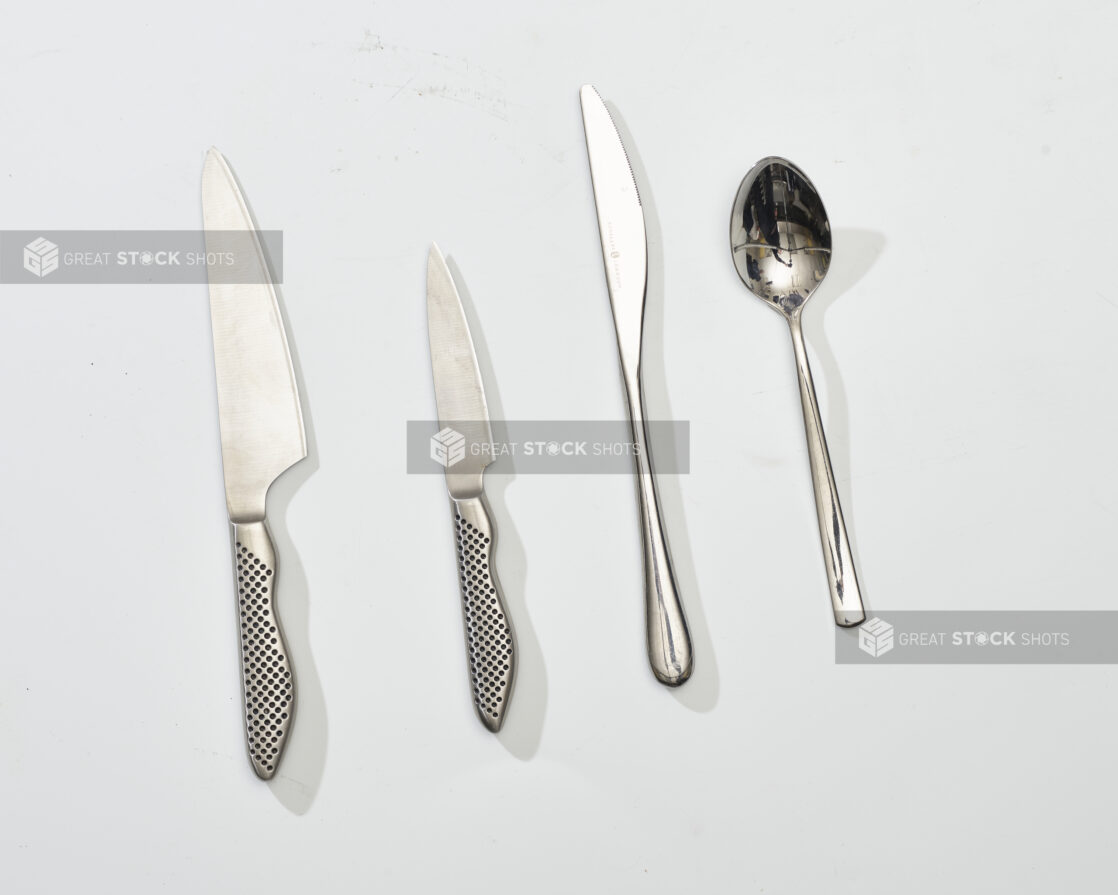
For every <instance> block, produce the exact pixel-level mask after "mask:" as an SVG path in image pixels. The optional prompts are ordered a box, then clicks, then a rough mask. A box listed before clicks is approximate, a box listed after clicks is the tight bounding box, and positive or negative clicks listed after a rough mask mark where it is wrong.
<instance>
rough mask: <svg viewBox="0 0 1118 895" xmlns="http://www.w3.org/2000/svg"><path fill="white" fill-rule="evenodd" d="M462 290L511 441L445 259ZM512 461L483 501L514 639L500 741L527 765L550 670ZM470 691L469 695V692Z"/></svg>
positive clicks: (498, 418) (492, 476)
mask: <svg viewBox="0 0 1118 895" xmlns="http://www.w3.org/2000/svg"><path fill="white" fill-rule="evenodd" d="M446 263H447V267H449V268H450V271H451V275H452V276H453V277H454V282H455V285H456V286H457V287H458V296H459V298H460V299H461V300H462V310H463V312H464V313H465V315H466V321H467V323H468V324H469V327H470V336H471V337H472V339H473V343H474V354H475V355H476V357H477V364H478V370H479V371H480V373H481V381H482V386H483V388H484V389H485V404H486V407H488V409H489V417H490V421H491V424H492V428H493V438H494V440H495V441H496V442H498V443H501V442H503V441H507V436H508V433H507V430H506V426H505V414H504V407H503V405H502V404H501V393H500V390H499V389H498V388H497V376H496V375H495V374H494V372H493V365H492V362H491V360H490V356H489V346H488V345H487V344H486V341H485V335H484V331H483V330H482V328H481V326H480V325H479V323H478V316H477V314H476V313H475V311H474V307H475V306H474V301H473V298H472V297H471V295H470V291H469V289H468V288H467V287H466V279H465V277H463V276H462V271H461V270H460V269H459V268H458V264H457V263H456V262H455V261H454V259H453V258H452V257H449V256H448V257H447V259H446ZM510 467H511V460H510V459H509V458H508V457H498V458H497V459H496V460H495V461H494V462H493V463H492V464H491V465H490V466H489V467H487V468H486V470H485V472H486V475H485V496H486V498H487V500H488V502H489V507H490V509H491V510H492V511H493V516H494V519H495V524H496V529H497V531H496V536H495V538H494V545H495V553H496V566H497V575H498V577H499V578H500V580H501V583H502V585H503V586H502V593H503V594H504V597H505V602H506V603H507V604H508V610H509V614H510V615H511V616H512V629H513V636H514V638H515V643H516V653H517V660H516V662H517V664H516V679H515V682H514V684H513V688H514V689H513V694H512V703H511V705H510V707H509V710H508V715H507V717H506V718H505V722H504V724H503V725H502V726H501V730H500V732H499V733H498V734H497V739H498V740H499V741H500V743H501V745H503V746H504V747H505V748H506V749H507V750H508V751H509V752H510V753H511V754H512V755H513V756H515V757H516V758H519V759H520V760H522V761H527V760H528V759H530V758H532V756H533V755H535V754H536V751H537V750H538V749H539V745H540V739H541V738H542V736H543V724H544V718H545V716H546V714H547V668H546V666H545V665H544V660H543V651H542V650H541V649H540V642H539V638H538V637H537V636H536V629H535V627H534V626H533V624H532V618H531V615H530V614H529V613H528V603H527V589H526V586H527V580H528V562H527V556H526V554H525V552H524V544H523V543H522V542H521V540H520V536H519V535H518V534H517V532H516V526H515V525H514V524H513V520H512V517H511V516H509V514H508V511H507V509H506V506H507V501H506V499H505V492H506V490H507V489H508V486H509V484H510V483H511V482H512V481H513V480H515V479H516V475H515V474H514V473H513V472H512V471H511V468H510ZM467 692H468V691H467Z"/></svg>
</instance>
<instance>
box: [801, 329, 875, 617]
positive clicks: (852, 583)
mask: <svg viewBox="0 0 1118 895" xmlns="http://www.w3.org/2000/svg"><path fill="white" fill-rule="evenodd" d="M788 325H789V326H790V327H791V330H792V345H793V347H794V348H795V352H796V374H797V376H798V378H799V381H800V401H801V402H802V404H803V409H804V431H805V432H806V434H807V453H808V457H809V458H810V460H811V482H812V486H813V487H814V490H815V510H816V513H817V514H818V516H819V536H820V538H821V539H822V542H823V561H824V563H825V564H826V566H827V584H828V585H829V587H830V589H831V606H832V608H833V609H834V613H835V624H836V625H840V626H841V627H844V628H850V627H853V626H855V625H860V624H861V623H862V622H864V621H865V620H866V610H865V607H863V605H862V594H861V591H860V589H859V587H858V576H857V573H856V572H855V571H854V555H853V553H852V552H851V550H850V539H849V538H848V537H847V535H846V524H845V523H844V522H843V520H842V508H841V507H840V506H839V497H838V489H837V488H836V487H835V474H834V472H832V471H831V458H830V456H829V455H828V452H827V438H826V436H825V435H824V434H823V419H822V417H820V415H819V404H818V402H817V401H816V400H815V385H814V383H813V382H812V379H811V367H810V366H808V362H807V349H806V348H805V346H804V334H803V330H802V329H801V327H800V315H799V314H794V315H792V316H790V317H789V318H788Z"/></svg>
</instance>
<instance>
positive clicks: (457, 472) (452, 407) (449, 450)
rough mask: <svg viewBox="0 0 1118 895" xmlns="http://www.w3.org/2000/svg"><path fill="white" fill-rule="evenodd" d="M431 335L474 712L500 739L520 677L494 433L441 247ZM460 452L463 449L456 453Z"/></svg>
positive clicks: (431, 273) (430, 307)
mask: <svg viewBox="0 0 1118 895" xmlns="http://www.w3.org/2000/svg"><path fill="white" fill-rule="evenodd" d="M427 329H428V337H429V339H430V343H431V370H432V374H433V376H434V380H435V403H436V406H437V407H438V414H439V429H440V432H439V433H438V435H437V436H436V438H437V439H438V440H439V441H440V442H441V443H442V445H443V448H444V449H445V450H444V455H443V456H444V465H445V467H446V487H447V492H448V493H449V495H450V504H451V513H452V516H453V520H454V538H455V544H456V546H457V549H458V585H459V590H460V591H461V597H462V616H463V617H462V621H463V626H464V631H465V636H466V657H467V659H468V662H469V673H470V685H471V687H472V689H473V699H474V709H475V710H476V711H477V716H478V718H480V719H481V723H482V724H484V725H485V726H486V728H488V729H489V730H490V731H493V732H494V733H496V732H497V731H498V730H500V729H501V725H502V724H503V723H504V720H505V715H506V713H507V711H508V707H509V700H510V698H511V696H512V688H513V683H514V681H515V677H516V643H515V637H514V635H513V630H512V622H511V621H510V619H509V614H508V609H507V607H506V606H505V601H504V596H503V594H502V592H501V586H500V583H499V582H498V580H497V570H496V567H495V562H494V551H495V548H496V541H497V535H496V529H495V527H494V525H493V520H492V517H491V515H490V513H489V508H488V506H487V505H486V503H485V499H484V495H483V487H484V483H483V480H482V477H483V474H484V470H485V467H486V466H487V465H488V463H489V459H487V458H488V457H490V456H491V455H490V454H489V453H488V452H484V451H478V452H476V453H475V452H473V451H471V450H468V449H467V450H465V451H464V452H462V451H461V449H460V447H461V446H462V445H463V444H464V445H467V446H469V445H478V444H485V445H489V444H491V443H492V441H493V435H492V432H491V429H490V425H489V409H488V407H487V406H486V403H485V390H484V388H483V387H482V382H481V373H480V371H479V370H478V365H477V356H476V355H475V354H474V343H473V339H472V338H471V337H470V327H469V325H468V324H467V322H466V315H465V312H464V311H463V310H462V301H461V299H460V298H459V297H458V289H457V288H456V287H455V285H454V278H453V277H452V276H451V274H450V270H449V268H448V267H447V265H446V261H445V259H444V258H443V256H442V253H441V252H440V251H439V248H438V246H436V245H432V246H431V250H430V252H429V253H428V255H427ZM455 448H458V450H455Z"/></svg>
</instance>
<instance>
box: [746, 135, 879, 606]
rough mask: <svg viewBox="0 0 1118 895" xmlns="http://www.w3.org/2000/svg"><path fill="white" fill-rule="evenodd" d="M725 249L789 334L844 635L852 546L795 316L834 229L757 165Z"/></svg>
mask: <svg viewBox="0 0 1118 895" xmlns="http://www.w3.org/2000/svg"><path fill="white" fill-rule="evenodd" d="M730 250H731V253H732V254H733V257H734V267H736V268H737V271H738V276H740V277H741V279H742V282H743V283H745V285H746V287H747V288H748V289H749V291H750V292H752V293H753V294H754V295H756V296H757V297H758V298H759V299H761V300H762V301H764V302H765V303H766V304H768V305H769V306H770V307H772V308H774V309H775V310H777V311H779V312H780V313H781V314H783V315H784V318H785V319H786V320H787V321H788V327H789V329H790V330H791V331H792V346H793V348H794V349H795V352H796V372H797V374H798V375H799V380H800V400H801V401H802V402H803V408H804V429H805V431H806V433H807V449H808V456H809V457H810V459H811V481H812V484H813V485H814V486H815V509H816V511H817V512H818V514H819V536H820V538H821V539H822V541H823V559H824V562H825V563H826V566H827V582H828V584H829V585H830V588H831V603H832V604H833V606H834V610H835V624H837V625H841V626H842V627H844V628H848V627H852V626H854V625H859V624H861V623H862V622H864V621H865V620H866V611H865V608H864V607H863V605H862V595H861V592H860V591H859V589H858V578H857V575H856V574H855V572H854V557H853V555H852V554H851V552H850V540H849V538H847V536H846V525H845V523H844V522H843V521H842V508H841V507H840V506H839V498H838V491H837V490H836V489H835V476H834V473H833V472H832V471H831V458H830V456H829V455H828V454H827V439H826V437H825V436H824V434H823V420H822V418H821V417H820V416H819V404H818V403H817V402H816V400H815V386H814V384H813V383H812V381H811V368H810V367H809V366H808V362H807V349H806V348H805V347H804V335H803V330H802V328H801V327H800V315H801V314H802V313H803V309H804V305H805V304H807V300H808V299H809V298H811V294H812V293H813V292H814V291H815V290H816V288H817V287H818V286H819V284H820V283H821V282H823V277H825V276H826V275H827V268H828V266H829V265H830V263H831V224H830V222H829V221H828V220H827V212H826V210H825V209H824V208H823V201H822V200H821V199H820V198H819V193H818V192H816V190H815V187H814V186H813V185H812V183H811V181H810V180H808V179H807V176H806V175H805V174H804V173H803V171H801V170H800V169H799V168H797V167H796V166H795V165H793V164H792V163H791V162H790V161H788V160H787V159H782V158H776V157H775V156H770V157H769V158H764V159H761V161H759V162H758V163H757V164H756V165H754V166H753V169H752V170H751V171H750V172H749V173H748V174H746V175H745V179H744V180H742V182H741V186H740V187H738V194H737V196H736V197H735V199H734V210H733V213H732V214H731V216H730Z"/></svg>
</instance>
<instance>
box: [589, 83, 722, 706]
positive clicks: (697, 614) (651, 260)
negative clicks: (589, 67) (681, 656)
mask: <svg viewBox="0 0 1118 895" xmlns="http://www.w3.org/2000/svg"><path fill="white" fill-rule="evenodd" d="M606 107H607V108H608V109H609V113H610V116H611V117H612V118H613V123H614V125H615V126H616V127H617V132H618V133H619V134H620V135H621V141H622V143H623V144H624V146H625V149H626V153H627V155H628V157H629V164H630V166H631V167H632V169H633V177H634V179H635V180H636V182H637V190H638V192H639V193H640V200H641V208H642V210H643V211H644V227H645V233H646V239H647V243H648V280H647V291H646V295H645V306H644V332H643V336H642V341H641V378H642V386H643V390H644V396H645V406H646V413H647V418H648V419H649V420H673V419H674V417H673V416H672V409H671V402H670V401H669V399H668V386H667V383H668V377H667V372H666V365H665V361H664V253H663V239H662V233H661V230H660V216H659V214H658V213H657V210H656V200H655V199H654V197H653V193H652V188H651V186H650V185H649V179H648V176H647V173H646V171H645V167H644V162H643V161H642V159H641V156H640V152H638V151H637V148H636V145H637V144H636V141H635V140H634V139H633V135H632V134H631V133H630V131H629V128H628V127H627V126H626V124H625V121H624V119H623V118H622V116H621V114H620V112H618V110H617V107H616V106H615V105H614V104H613V103H612V102H609V101H606ZM670 428H671V427H660V426H654V427H652V432H651V433H650V436H649V441H650V453H651V461H652V468H653V470H657V469H659V470H665V469H670V470H672V471H673V472H674V471H677V470H679V469H680V468H681V466H682V462H683V461H682V459H681V458H680V456H679V453H678V451H677V446H676V444H675V443H674V442H673V441H672V440H671V439H669V438H667V437H660V438H656V434H657V430H660V435H661V436H664V434H665V431H664V430H669V431H670ZM689 453H690V450H689V449H688V454H689ZM688 459H689V458H688ZM656 486H657V491H658V494H659V497H660V508H661V511H662V513H663V518H664V519H665V528H666V529H667V538H668V544H669V547H668V549H669V551H670V553H671V558H672V567H673V569H674V570H675V577H676V583H677V584H678V585H679V592H680V599H681V601H682V603H683V611H684V615H685V617H686V619H687V627H688V629H689V630H690V632H691V645H692V654H693V656H694V671H692V673H691V677H690V678H689V679H688V680H687V681H686V682H685V683H684V684H683V685H682V686H679V687H673V688H672V690H671V693H672V696H674V697H675V698H676V699H677V700H678V701H679V702H680V703H682V704H683V705H684V706H686V707H687V708H689V709H691V710H692V711H696V712H709V711H710V710H711V709H713V708H714V707H715V705H717V703H718V691H719V674H718V661H717V658H716V657H715V654H714V641H713V639H712V638H711V634H710V625H709V624H708V622H707V616H706V610H705V608H704V606H703V600H702V595H701V594H700V592H699V581H698V576H697V575H696V573H695V563H694V559H693V556H692V552H691V540H690V536H689V534H688V529H687V517H686V513H685V512H684V508H683V493H682V490H681V489H680V486H679V479H678V478H677V476H676V475H671V474H657V475H656ZM673 519H674V520H676V521H675V524H671V523H670V521H668V520H673Z"/></svg>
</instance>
